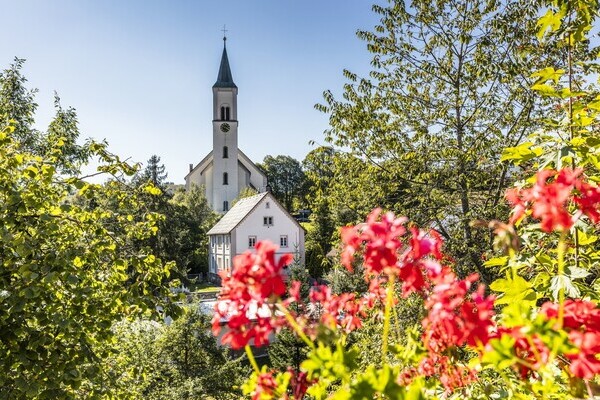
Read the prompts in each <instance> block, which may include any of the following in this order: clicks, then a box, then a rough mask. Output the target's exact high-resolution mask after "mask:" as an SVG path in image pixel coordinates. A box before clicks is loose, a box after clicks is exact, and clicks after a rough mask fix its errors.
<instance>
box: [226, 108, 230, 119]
mask: <svg viewBox="0 0 600 400" xmlns="http://www.w3.org/2000/svg"><path fill="white" fill-rule="evenodd" d="M229 119H230V118H229V107H225V121H229Z"/></svg>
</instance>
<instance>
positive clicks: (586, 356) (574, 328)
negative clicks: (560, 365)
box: [540, 299, 600, 379]
mask: <svg viewBox="0 0 600 400" xmlns="http://www.w3.org/2000/svg"><path fill="white" fill-rule="evenodd" d="M558 309H559V305H558V304H555V303H551V302H546V303H544V304H543V305H542V307H541V310H540V314H542V315H544V316H545V317H546V318H548V319H557V318H558ZM563 312H564V314H563V329H565V330H566V331H567V332H568V334H569V342H571V344H572V345H573V346H574V347H575V350H574V351H573V352H570V353H567V354H565V356H566V357H567V358H568V359H569V360H570V361H571V364H570V366H569V370H570V371H571V373H572V374H573V375H575V376H577V377H579V378H582V379H592V378H594V376H595V375H597V374H599V373H600V360H598V358H597V355H598V354H600V309H598V308H597V306H596V304H594V303H592V302H590V301H584V300H571V299H568V300H565V302H564V305H563Z"/></svg>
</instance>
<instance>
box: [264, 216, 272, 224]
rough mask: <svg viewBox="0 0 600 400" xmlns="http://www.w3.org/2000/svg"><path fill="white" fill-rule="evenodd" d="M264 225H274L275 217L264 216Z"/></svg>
mask: <svg viewBox="0 0 600 400" xmlns="http://www.w3.org/2000/svg"><path fill="white" fill-rule="evenodd" d="M263 225H265V226H273V217H263Z"/></svg>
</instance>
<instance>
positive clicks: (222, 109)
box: [221, 107, 225, 121]
mask: <svg viewBox="0 0 600 400" xmlns="http://www.w3.org/2000/svg"><path fill="white" fill-rule="evenodd" d="M221 121H225V107H221Z"/></svg>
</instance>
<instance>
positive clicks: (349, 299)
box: [309, 285, 367, 333]
mask: <svg viewBox="0 0 600 400" xmlns="http://www.w3.org/2000/svg"><path fill="white" fill-rule="evenodd" d="M310 302H311V304H313V305H315V306H316V307H318V310H317V312H316V314H317V317H318V319H319V323H320V324H321V325H323V326H326V327H328V328H329V329H336V328H339V329H341V330H342V331H343V332H345V333H349V332H352V331H353V330H356V329H358V328H360V327H361V326H362V318H363V317H365V316H366V310H365V308H366V305H367V302H366V301H365V300H364V299H357V298H356V295H355V294H354V293H342V294H340V295H334V294H332V293H331V288H329V287H328V286H325V285H321V286H316V287H314V288H312V289H311V291H310ZM309 333H311V332H309Z"/></svg>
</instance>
